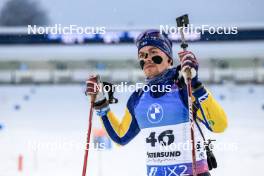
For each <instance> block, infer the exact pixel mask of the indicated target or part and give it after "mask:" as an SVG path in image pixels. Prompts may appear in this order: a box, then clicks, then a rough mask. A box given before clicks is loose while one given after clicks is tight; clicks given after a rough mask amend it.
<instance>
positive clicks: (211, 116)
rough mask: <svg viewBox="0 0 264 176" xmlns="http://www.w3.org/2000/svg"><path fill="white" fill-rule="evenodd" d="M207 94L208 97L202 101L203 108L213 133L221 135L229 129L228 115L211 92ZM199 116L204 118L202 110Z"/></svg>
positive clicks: (198, 112)
mask: <svg viewBox="0 0 264 176" xmlns="http://www.w3.org/2000/svg"><path fill="white" fill-rule="evenodd" d="M207 92H208V97H207V98H206V99H204V100H203V101H200V104H201V108H202V110H203V113H204V115H205V118H206V120H207V121H208V123H209V125H210V127H211V129H212V130H213V132H215V133H221V132H223V131H224V130H225V129H226V128H227V116H226V113H225V111H224V110H223V108H222V107H221V106H220V104H219V103H218V102H217V101H216V100H215V98H214V97H213V96H212V94H211V92H209V91H208V90H207ZM197 116H198V117H203V116H202V111H201V109H199V110H198V111H197ZM203 120H204V119H203Z"/></svg>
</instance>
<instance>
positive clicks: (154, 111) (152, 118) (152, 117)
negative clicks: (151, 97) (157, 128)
mask: <svg viewBox="0 0 264 176" xmlns="http://www.w3.org/2000/svg"><path fill="white" fill-rule="evenodd" d="M147 116H148V121H149V122H150V123H159V122H160V121H161V120H162V119H163V109H162V106H161V105H159V104H157V103H154V104H151V105H150V106H149V108H148V114H147Z"/></svg>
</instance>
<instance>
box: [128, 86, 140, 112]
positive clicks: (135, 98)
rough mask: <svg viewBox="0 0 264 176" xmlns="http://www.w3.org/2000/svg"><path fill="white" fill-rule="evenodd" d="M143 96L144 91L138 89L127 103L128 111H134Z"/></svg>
mask: <svg viewBox="0 0 264 176" xmlns="http://www.w3.org/2000/svg"><path fill="white" fill-rule="evenodd" d="M142 94H143V90H142V89H137V90H135V91H134V92H133V93H132V94H131V95H130V97H129V99H128V101H127V108H128V109H130V110H131V109H134V107H135V106H136V105H137V103H138V101H139V100H140V97H141V96H142Z"/></svg>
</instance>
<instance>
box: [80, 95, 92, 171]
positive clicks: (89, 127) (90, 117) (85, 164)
mask: <svg viewBox="0 0 264 176" xmlns="http://www.w3.org/2000/svg"><path fill="white" fill-rule="evenodd" d="M94 100H95V97H93V96H92V97H91V106H90V113H89V121H88V132H87V139H86V148H85V154H84V161H83V171H82V176H86V168H87V163H88V155H89V147H90V136H91V130H92V117H93V109H94Z"/></svg>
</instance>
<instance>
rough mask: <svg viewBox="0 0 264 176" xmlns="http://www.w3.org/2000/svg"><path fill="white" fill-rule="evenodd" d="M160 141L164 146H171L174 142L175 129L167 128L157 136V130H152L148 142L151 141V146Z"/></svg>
mask: <svg viewBox="0 0 264 176" xmlns="http://www.w3.org/2000/svg"><path fill="white" fill-rule="evenodd" d="M157 142H159V143H160V144H161V145H162V146H169V145H170V144H172V143H173V142H174V134H173V130H166V131H163V132H161V133H160V134H159V135H158V137H157V138H156V132H151V133H150V135H149V137H147V138H146V143H150V145H151V147H155V145H156V143H157Z"/></svg>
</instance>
